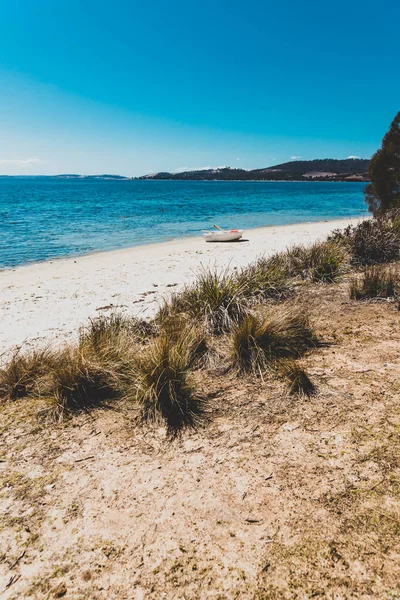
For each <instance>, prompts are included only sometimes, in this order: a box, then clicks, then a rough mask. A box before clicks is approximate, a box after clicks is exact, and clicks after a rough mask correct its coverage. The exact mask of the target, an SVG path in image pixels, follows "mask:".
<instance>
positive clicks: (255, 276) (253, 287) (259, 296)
mask: <svg viewBox="0 0 400 600" xmlns="http://www.w3.org/2000/svg"><path fill="white" fill-rule="evenodd" d="M237 278H238V281H239V282H240V284H241V286H242V287H243V289H244V294H245V296H246V297H248V298H249V299H252V300H253V301H254V302H259V303H265V302H267V301H279V300H283V299H286V298H288V297H289V296H291V295H292V294H293V285H292V284H291V282H290V279H289V275H288V271H287V264H286V261H285V260H284V258H283V256H282V255H281V254H275V255H273V256H271V257H269V258H265V257H260V258H259V259H258V260H256V261H254V262H253V263H251V264H250V265H248V266H247V267H245V268H244V269H242V270H241V271H240V272H239V273H238V275H237Z"/></svg>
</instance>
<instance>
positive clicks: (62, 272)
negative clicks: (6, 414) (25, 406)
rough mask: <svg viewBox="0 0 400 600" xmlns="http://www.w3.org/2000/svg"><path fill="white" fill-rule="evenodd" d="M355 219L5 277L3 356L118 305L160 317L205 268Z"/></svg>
mask: <svg viewBox="0 0 400 600" xmlns="http://www.w3.org/2000/svg"><path fill="white" fill-rule="evenodd" d="M350 222H353V223H356V222H357V221H356V220H352V221H350V220H340V221H325V222H322V223H302V224H298V225H287V226H282V227H263V228H260V229H252V230H249V231H248V232H247V234H246V236H245V237H246V239H248V241H246V242H242V243H235V244H206V243H205V242H204V241H203V240H202V239H201V238H185V239H179V240H173V241H170V242H164V243H160V244H151V245H147V246H138V247H134V248H129V249H123V250H116V251H112V252H100V253H97V254H92V255H88V256H83V257H79V258H76V259H73V258H68V259H59V260H53V261H49V262H44V263H38V264H34V265H28V266H23V267H18V268H16V269H9V270H4V271H1V272H0V319H1V329H0V355H1V354H2V353H3V352H6V351H7V350H9V349H10V347H11V346H14V345H20V344H23V343H24V342H26V343H28V344H33V343H34V344H37V343H38V341H40V342H41V343H47V342H51V343H53V342H60V341H64V340H66V339H68V338H71V337H73V336H75V335H76V332H77V329H78V328H79V326H80V325H82V323H83V322H85V320H86V319H87V318H88V317H93V316H96V315H98V314H101V312H103V311H110V310H112V309H113V308H118V309H120V310H122V311H126V312H128V313H130V314H137V315H142V316H149V315H152V314H154V312H155V310H156V308H157V305H158V302H159V301H160V300H161V299H162V297H163V296H165V295H166V294H167V293H168V292H169V291H171V289H179V287H180V286H182V284H183V283H187V282H189V281H191V280H193V279H194V277H195V273H196V270H197V269H198V268H199V266H200V265H205V266H207V265H218V267H221V268H223V267H226V266H229V265H230V266H231V267H237V266H244V265H246V264H247V263H249V262H250V261H252V260H253V259H255V258H256V257H257V256H259V255H260V254H267V255H268V254H272V253H273V252H276V251H279V250H283V249H284V248H285V247H287V246H290V245H291V244H294V243H309V242H312V241H314V240H316V239H319V238H323V237H326V235H327V234H328V233H329V232H330V231H332V230H333V229H335V228H337V227H344V226H346V225H348V224H349V223H350Z"/></svg>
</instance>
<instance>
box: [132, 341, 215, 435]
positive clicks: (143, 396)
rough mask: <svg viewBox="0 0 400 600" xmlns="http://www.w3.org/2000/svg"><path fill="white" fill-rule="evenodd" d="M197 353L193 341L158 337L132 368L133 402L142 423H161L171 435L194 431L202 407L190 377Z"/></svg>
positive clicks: (195, 343)
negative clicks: (133, 380)
mask: <svg viewBox="0 0 400 600" xmlns="http://www.w3.org/2000/svg"><path fill="white" fill-rule="evenodd" d="M197 349H198V338H196V337H194V338H191V339H190V338H188V337H187V336H180V338H179V339H177V338H175V339H173V338H169V337H168V336H167V335H160V336H159V337H158V338H156V339H155V340H154V341H153V342H152V343H151V344H149V345H148V346H147V347H146V348H145V350H144V351H143V353H142V354H141V355H140V357H139V358H138V361H137V364H136V371H135V390H136V393H135V401H136V402H137V403H138V405H139V407H140V410H141V414H142V418H143V420H149V421H153V422H159V421H161V422H164V423H165V424H166V426H167V430H168V433H169V434H172V435H173V434H176V433H177V432H179V431H180V430H181V429H182V428H184V427H195V426H196V425H198V424H199V422H200V421H201V418H202V416H203V409H204V403H203V400H202V399H201V398H200V397H199V396H198V395H197V394H196V392H195V388H194V384H193V380H192V376H191V373H190V367H191V365H192V364H193V360H194V356H195V353H196V351H197Z"/></svg>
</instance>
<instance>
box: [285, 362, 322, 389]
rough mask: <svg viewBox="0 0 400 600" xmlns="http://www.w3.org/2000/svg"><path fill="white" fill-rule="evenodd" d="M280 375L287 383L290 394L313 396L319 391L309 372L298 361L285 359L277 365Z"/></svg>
mask: <svg viewBox="0 0 400 600" xmlns="http://www.w3.org/2000/svg"><path fill="white" fill-rule="evenodd" d="M277 371H278V374H279V375H280V376H281V377H283V378H284V379H285V381H286V383H287V386H288V391H289V394H291V395H295V396H307V397H310V396H313V395H314V394H316V392H317V389H316V387H315V385H314V383H313V382H312V381H311V379H310V377H309V375H308V374H307V371H306V370H305V369H304V367H302V366H301V365H300V364H299V363H298V362H297V361H296V360H291V359H285V360H281V361H279V363H278V364H277Z"/></svg>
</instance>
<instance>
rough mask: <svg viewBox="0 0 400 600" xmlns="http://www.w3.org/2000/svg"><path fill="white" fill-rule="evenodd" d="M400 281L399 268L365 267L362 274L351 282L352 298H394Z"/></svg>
mask: <svg viewBox="0 0 400 600" xmlns="http://www.w3.org/2000/svg"><path fill="white" fill-rule="evenodd" d="M399 283H400V276H399V271H398V269H395V268H388V267H383V266H379V265H372V266H368V267H366V268H365V271H364V273H363V274H362V275H361V277H360V276H357V275H356V276H354V277H353V279H352V280H351V282H350V298H352V299H353V300H367V299H369V298H394V297H395V296H396V295H397V290H398V287H399Z"/></svg>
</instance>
